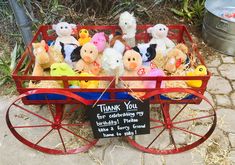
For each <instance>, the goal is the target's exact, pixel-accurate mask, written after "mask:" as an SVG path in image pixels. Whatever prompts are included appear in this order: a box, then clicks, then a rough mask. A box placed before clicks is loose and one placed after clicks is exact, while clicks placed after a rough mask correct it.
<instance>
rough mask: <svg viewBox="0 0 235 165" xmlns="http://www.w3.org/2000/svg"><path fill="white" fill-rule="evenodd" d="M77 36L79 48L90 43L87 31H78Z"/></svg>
mask: <svg viewBox="0 0 235 165" xmlns="http://www.w3.org/2000/svg"><path fill="white" fill-rule="evenodd" d="M78 35H79V39H78V42H79V44H80V45H81V46H83V45H84V44H86V43H87V42H90V40H91V37H90V35H89V31H88V30H87V29H81V30H80V31H79V34H78Z"/></svg>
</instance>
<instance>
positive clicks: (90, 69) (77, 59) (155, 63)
mask: <svg viewBox="0 0 235 165" xmlns="http://www.w3.org/2000/svg"><path fill="white" fill-rule="evenodd" d="M119 26H120V31H117V32H115V34H111V35H109V36H107V35H106V34H105V32H97V33H95V34H93V35H92V34H91V33H90V32H89V31H88V29H80V30H79V31H78V34H77V36H78V38H77V37H74V36H73V34H72V32H73V31H74V29H76V28H77V27H76V26H75V25H74V24H69V23H67V22H60V23H58V24H56V25H53V29H54V30H55V32H56V34H57V38H56V40H55V42H54V44H52V45H50V46H48V44H47V43H46V42H45V41H41V42H40V43H33V49H34V50H33V53H34V55H35V65H34V69H33V73H32V75H33V76H43V75H47V74H46V70H47V69H49V70H50V72H49V74H50V75H51V76H82V77H86V76H88V77H92V76H114V77H116V79H117V77H120V76H144V77H148V76H152V77H156V76H194V75H195V76H202V75H206V74H207V70H206V68H205V66H202V65H199V66H198V67H197V66H196V65H195V61H194V62H193V61H192V59H193V58H192V56H193V54H189V50H188V47H187V46H186V45H185V44H183V43H179V44H175V43H174V42H173V41H172V40H171V39H170V38H168V31H169V29H168V27H167V26H166V25H163V24H156V25H155V26H153V27H150V28H148V29H146V30H147V33H149V36H150V38H151V39H150V40H149V42H148V43H137V41H136V38H135V37H136V32H137V30H136V26H137V25H136V19H135V17H134V14H133V13H129V12H127V11H126V12H124V13H122V14H121V15H120V18H119ZM76 30H77V29H76ZM194 69H195V70H194ZM46 83H47V81H41V82H36V83H35V82H30V85H31V86H30V87H43V86H44V87H45V88H46V87H47V85H45V84H46ZM53 84H54V85H53V86H55V87H56V88H60V87H61V88H63V87H64V84H63V82H62V81H53ZM68 85H69V86H70V87H71V88H107V87H108V85H109V83H105V82H102V81H100V82H99V81H96V80H86V81H85V80H82V81H76V80H70V81H68ZM116 85H117V87H120V88H130V89H132V88H156V86H157V84H156V82H155V81H140V80H138V81H137V80H136V81H118V82H117V83H116ZM201 85H202V82H201V81H200V80H193V81H183V80H182V81H165V82H161V84H160V86H161V88H168V87H183V88H187V87H200V86H201ZM130 94H131V95H133V96H135V97H140V96H143V95H144V94H145V93H144V92H132V93H130ZM168 97H170V98H173V99H179V98H182V97H185V96H181V95H180V94H179V93H172V94H171V95H168Z"/></svg>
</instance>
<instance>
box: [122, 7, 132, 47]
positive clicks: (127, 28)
mask: <svg viewBox="0 0 235 165" xmlns="http://www.w3.org/2000/svg"><path fill="white" fill-rule="evenodd" d="M119 26H120V28H121V29H122V33H123V39H125V40H126V42H127V44H128V45H129V46H130V47H134V46H135V34H136V19H135V17H134V13H131V14H130V13H129V12H127V11H125V12H123V13H122V14H121V15H120V17H119Z"/></svg>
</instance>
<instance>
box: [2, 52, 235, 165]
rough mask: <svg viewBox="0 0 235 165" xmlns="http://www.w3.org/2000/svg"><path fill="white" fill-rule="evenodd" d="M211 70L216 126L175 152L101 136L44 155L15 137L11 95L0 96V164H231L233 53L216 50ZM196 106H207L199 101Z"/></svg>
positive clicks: (234, 152)
mask: <svg viewBox="0 0 235 165" xmlns="http://www.w3.org/2000/svg"><path fill="white" fill-rule="evenodd" d="M206 64H208V67H209V70H210V71H211V72H212V73H213V76H212V78H211V79H210V81H209V84H208V88H207V92H206V93H205V96H206V97H208V98H209V100H211V101H212V102H213V104H214V105H215V107H216V110H217V117H218V121H217V127H216V129H215V131H214V133H213V134H212V136H211V137H210V138H209V139H208V140H207V141H206V142H204V143H203V144H202V145H200V146H199V147H197V148H194V149H192V150H190V151H186V152H183V153H180V154H175V155H152V154H147V153H142V152H140V151H138V150H136V149H134V148H132V147H131V146H129V145H128V144H127V143H126V142H125V141H123V140H122V138H112V139H101V140H100V141H99V142H98V144H97V145H96V147H94V148H92V149H90V150H89V151H88V152H87V153H80V154H74V155H59V156H58V155H48V154H44V153H41V152H38V151H36V150H33V149H31V148H29V147H27V146H25V145H23V144H22V143H21V142H19V141H18V140H16V139H15V137H14V136H13V135H12V134H11V133H10V131H9V129H8V128H7V126H6V122H5V112H6V110H7V107H8V105H9V104H10V101H11V100H12V99H13V98H8V97H1V100H0V165H32V164H33V165H53V164H56V165H64V164H68V165H83V164H84V165H85V164H89V165H90V164H91V165H93V164H94V165H96V164H98V165H127V164H128V165H188V164H195V165H203V164H205V165H230V164H231V165H232V164H235V57H229V56H224V55H220V54H217V56H216V58H214V59H213V60H210V61H209V60H208V61H206ZM199 107H204V108H207V107H205V106H204V105H203V103H202V104H201V105H199Z"/></svg>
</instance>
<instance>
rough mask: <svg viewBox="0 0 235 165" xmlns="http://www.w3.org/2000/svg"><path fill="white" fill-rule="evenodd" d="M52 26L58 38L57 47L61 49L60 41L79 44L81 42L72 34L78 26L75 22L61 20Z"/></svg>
mask: <svg viewBox="0 0 235 165" xmlns="http://www.w3.org/2000/svg"><path fill="white" fill-rule="evenodd" d="M52 28H53V30H55V31H56V34H57V38H56V40H55V48H56V49H58V50H61V46H60V42H62V43H64V44H75V45H77V46H79V42H78V41H77V40H76V39H75V38H74V37H73V36H72V32H73V28H76V25H75V24H69V23H67V22H60V23H58V24H56V25H52Z"/></svg>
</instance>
